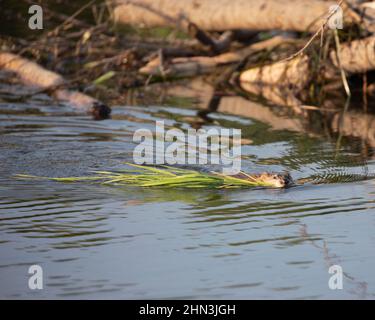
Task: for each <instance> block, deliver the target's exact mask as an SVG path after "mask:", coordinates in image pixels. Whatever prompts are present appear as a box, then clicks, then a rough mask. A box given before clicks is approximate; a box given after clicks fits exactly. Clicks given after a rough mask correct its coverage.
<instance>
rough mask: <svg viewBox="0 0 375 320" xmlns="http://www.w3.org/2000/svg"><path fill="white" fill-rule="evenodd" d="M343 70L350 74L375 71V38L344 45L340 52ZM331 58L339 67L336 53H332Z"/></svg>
mask: <svg viewBox="0 0 375 320" xmlns="http://www.w3.org/2000/svg"><path fill="white" fill-rule="evenodd" d="M338 54H339V56H340V60H341V66H342V68H343V69H344V70H345V71H347V72H350V73H362V72H367V71H369V70H374V69H375V36H372V37H367V38H364V39H359V40H353V41H351V42H349V43H343V44H342V45H341V48H340V51H339V52H338ZM330 58H331V60H332V62H333V64H334V65H335V66H337V67H338V66H339V63H338V61H337V57H336V51H334V50H333V51H331V53H330Z"/></svg>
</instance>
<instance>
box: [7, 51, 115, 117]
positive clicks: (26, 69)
mask: <svg viewBox="0 0 375 320" xmlns="http://www.w3.org/2000/svg"><path fill="white" fill-rule="evenodd" d="M0 69H3V70H6V71H11V72H14V73H15V74H16V75H17V76H18V77H19V78H20V80H21V81H22V82H23V83H24V84H26V85H28V86H31V87H34V88H36V89H37V90H38V92H39V91H41V90H42V91H45V92H48V93H49V94H51V95H52V96H53V97H55V98H56V99H58V100H60V101H64V102H66V103H68V104H69V105H70V106H72V107H73V108H76V109H77V110H79V111H81V112H85V113H88V114H91V115H92V116H93V117H94V119H96V120H99V119H105V118H108V116H109V114H110V112H111V109H110V108H109V107H107V106H106V105H105V104H103V103H102V102H100V101H98V100H97V99H94V98H92V97H90V96H88V95H86V94H83V93H81V92H77V91H70V90H68V89H66V88H65V86H66V84H67V82H66V81H65V80H64V78H63V77H62V76H60V75H59V74H57V73H55V72H52V71H48V70H46V69H44V68H43V67H41V66H40V65H38V64H36V63H34V62H32V61H29V60H26V59H24V58H22V57H20V56H18V55H15V54H12V53H7V52H1V53H0Z"/></svg>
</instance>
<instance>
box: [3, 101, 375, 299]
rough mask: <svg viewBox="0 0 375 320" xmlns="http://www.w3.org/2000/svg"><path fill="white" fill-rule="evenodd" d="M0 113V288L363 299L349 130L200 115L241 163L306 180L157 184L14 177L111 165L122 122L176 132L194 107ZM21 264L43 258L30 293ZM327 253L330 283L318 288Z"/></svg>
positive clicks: (364, 222)
mask: <svg viewBox="0 0 375 320" xmlns="http://www.w3.org/2000/svg"><path fill="white" fill-rule="evenodd" d="M30 108H32V110H30ZM0 110H1V112H0V163H1V165H0V297H1V298H58V299H62V298H73V299H82V298H85V299H86V298H88V299H92V298H104V299H107V298H115V299H118V298H128V299H143V298H152V299H153V298H161V299H165V298H177V299H181V298H193V299H205V298H207V299H211V298H218V299H221V298H222V299H224V298H226V299H237V298H239V299H247V298H257V299H258V298H266V299H268V298H272V299H285V298H293V299H294V298H296V299H306V298H313V299H321V298H333V299H344V298H345V299H347V298H353V299H362V298H364V299H374V297H375V273H374V272H375V271H374V270H375V253H374V252H375V251H374V250H373V248H374V245H375V236H374V232H373V230H374V226H375V200H374V199H375V197H374V195H375V183H374V180H372V179H366V176H367V175H368V174H371V173H373V172H374V168H375V162H374V160H373V159H372V156H371V154H372V153H373V150H371V149H370V150H367V151H368V154H367V155H364V154H363V152H362V149H361V148H360V146H359V143H358V141H352V140H350V139H343V141H342V143H341V145H340V146H339V148H338V149H337V146H336V140H335V139H331V140H327V138H325V137H324V136H323V135H321V136H314V137H312V136H311V135H310V134H305V133H303V132H293V131H290V130H287V129H280V130H274V129H272V128H271V127H270V126H269V124H266V123H263V122H260V121H257V120H255V119H251V118H241V117H239V116H234V115H224V114H216V115H215V116H214V117H213V118H214V119H215V123H214V124H213V125H212V126H214V127H228V128H232V127H235V128H241V129H243V138H246V139H249V140H252V143H250V144H247V145H245V146H244V147H243V150H242V153H243V155H244V159H243V162H242V167H243V169H244V170H246V171H249V172H260V171H264V170H266V171H282V170H289V171H290V173H291V175H292V176H293V177H294V178H295V179H300V178H311V180H313V182H314V181H315V182H318V184H315V183H313V182H308V183H306V184H304V185H300V186H297V187H293V188H290V189H286V190H271V189H257V190H203V191H202V190H199V191H194V190H190V191H186V190H170V191H168V192H165V191H164V190H142V189H139V188H134V187H113V186H112V187H111V186H98V185H93V184H87V183H72V184H64V183H58V182H53V181H47V180H40V181H30V180H17V179H15V178H14V177H13V175H14V174H17V173H29V174H34V175H41V176H74V175H86V174H89V171H90V170H98V169H105V170H115V169H118V168H122V167H123V162H125V161H131V159H132V150H133V148H134V146H135V144H134V143H133V142H132V134H133V132H134V130H136V129H138V128H141V127H142V128H144V127H145V128H149V129H153V128H154V121H155V120H165V121H166V124H167V125H169V126H175V127H179V128H182V129H187V128H189V127H190V125H189V124H188V123H187V121H186V119H188V118H189V117H193V116H194V115H195V112H196V111H194V110H193V107H189V108H186V107H184V108H181V107H177V106H169V107H166V106H149V107H126V106H118V107H116V108H114V111H113V119H111V120H108V121H101V122H95V121H91V120H90V119H88V118H87V117H81V116H72V115H71V114H69V112H70V111H69V110H68V109H64V108H62V107H61V108H56V107H51V106H49V105H48V103H46V102H45V101H43V99H41V100H35V101H33V102H32V103H30V102H29V103H28V104H22V103H16V102H12V103H9V102H2V103H1V105H0ZM285 121H286V120H285ZM285 123H286V122H285ZM204 127H205V128H209V126H208V125H205V126H204ZM32 264H39V265H40V266H42V268H43V272H44V274H43V275H44V289H43V290H30V289H29V288H28V277H29V275H28V273H27V272H28V268H29V266H30V265H32ZM335 264H337V265H340V266H341V267H342V268H343V271H344V279H343V284H344V288H343V290H331V289H329V287H328V280H329V277H330V276H331V275H330V274H329V273H328V268H329V266H331V265H335Z"/></svg>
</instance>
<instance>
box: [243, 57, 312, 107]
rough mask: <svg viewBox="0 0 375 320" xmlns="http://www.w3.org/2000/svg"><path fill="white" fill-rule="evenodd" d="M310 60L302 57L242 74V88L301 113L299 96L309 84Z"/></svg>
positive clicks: (252, 69)
mask: <svg viewBox="0 0 375 320" xmlns="http://www.w3.org/2000/svg"><path fill="white" fill-rule="evenodd" d="M309 80H310V76H309V58H308V57H307V56H306V55H300V56H297V57H295V58H294V59H292V60H289V61H280V62H276V63H272V64H270V65H266V66H263V67H259V68H251V69H249V70H247V71H244V72H242V73H241V75H240V77H239V82H240V86H241V88H242V89H244V90H245V91H247V92H250V93H252V94H255V95H260V96H263V97H264V98H266V99H268V100H270V101H271V102H273V103H275V104H278V105H286V106H291V107H293V109H294V110H295V111H296V112H297V113H300V112H301V110H300V109H299V106H300V105H301V102H300V101H299V100H298V98H297V96H296V95H297V94H298V92H299V91H300V90H302V89H303V88H304V87H305V86H306V85H307V84H308V82H309Z"/></svg>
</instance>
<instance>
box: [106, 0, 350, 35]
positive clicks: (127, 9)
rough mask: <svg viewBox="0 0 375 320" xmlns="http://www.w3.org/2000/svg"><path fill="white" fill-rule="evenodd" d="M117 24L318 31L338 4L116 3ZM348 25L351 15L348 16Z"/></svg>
mask: <svg viewBox="0 0 375 320" xmlns="http://www.w3.org/2000/svg"><path fill="white" fill-rule="evenodd" d="M114 4H115V6H114V9H113V13H114V19H115V22H118V23H123V24H135V25H143V26H146V27H156V26H170V27H176V26H180V27H181V26H182V27H184V28H186V25H185V26H184V23H185V24H186V23H188V22H192V23H195V24H196V25H197V26H198V27H199V28H201V29H203V30H219V31H223V30H235V29H252V30H275V29H280V30H296V31H316V30H317V29H318V28H319V27H320V26H321V25H322V23H323V21H324V19H325V18H326V16H327V15H328V14H329V9H330V7H331V6H333V5H336V4H337V3H336V2H335V1H321V0H314V1H311V0H115V1H114ZM344 19H346V20H347V22H351V21H352V19H353V18H352V15H351V14H344Z"/></svg>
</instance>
